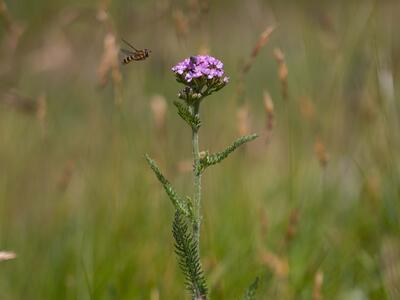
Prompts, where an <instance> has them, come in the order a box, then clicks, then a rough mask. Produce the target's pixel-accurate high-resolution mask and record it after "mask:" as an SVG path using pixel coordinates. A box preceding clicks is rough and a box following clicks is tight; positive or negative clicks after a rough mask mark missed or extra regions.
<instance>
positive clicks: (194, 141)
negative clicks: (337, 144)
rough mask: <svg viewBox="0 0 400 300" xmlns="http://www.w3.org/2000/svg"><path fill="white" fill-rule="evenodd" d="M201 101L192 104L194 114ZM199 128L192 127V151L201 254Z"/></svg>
mask: <svg viewBox="0 0 400 300" xmlns="http://www.w3.org/2000/svg"><path fill="white" fill-rule="evenodd" d="M199 106H200V102H199V101H196V102H195V103H193V104H192V105H191V106H190V109H191V111H192V113H193V115H194V116H196V117H199ZM198 131H199V129H198V128H192V149H193V150H192V151H193V184H194V196H193V202H194V203H193V216H194V218H193V237H194V239H195V241H196V242H197V248H198V249H197V251H198V253H199V256H200V225H201V172H200V150H199V132H198Z"/></svg>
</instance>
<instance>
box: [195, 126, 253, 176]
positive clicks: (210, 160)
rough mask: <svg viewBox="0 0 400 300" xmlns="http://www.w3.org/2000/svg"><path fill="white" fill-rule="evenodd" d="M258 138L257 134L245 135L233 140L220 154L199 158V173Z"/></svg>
mask: <svg viewBox="0 0 400 300" xmlns="http://www.w3.org/2000/svg"><path fill="white" fill-rule="evenodd" d="M257 137H258V135H257V134H251V135H246V136H242V137H240V138H238V139H237V140H235V141H234V142H233V143H232V144H231V145H230V146H228V147H227V148H226V149H225V150H223V151H221V152H217V153H215V154H208V153H206V155H205V156H204V157H202V158H200V167H201V171H204V170H205V169H206V168H207V167H209V166H212V165H215V164H217V163H219V162H221V161H222V160H223V159H225V158H227V157H228V155H229V154H231V153H232V152H233V151H235V150H236V149H237V148H238V147H240V146H241V145H243V144H245V143H247V142H250V141H252V140H254V139H256V138H257Z"/></svg>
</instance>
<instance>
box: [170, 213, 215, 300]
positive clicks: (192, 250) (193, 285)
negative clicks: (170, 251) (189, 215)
mask: <svg viewBox="0 0 400 300" xmlns="http://www.w3.org/2000/svg"><path fill="white" fill-rule="evenodd" d="M172 233H173V235H174V238H175V253H176V254H177V256H178V262H179V266H180V268H181V270H182V272H183V273H184V275H185V281H186V282H185V283H186V287H187V289H188V290H189V292H190V293H191V295H192V299H195V300H206V299H207V292H208V290H207V285H206V280H205V278H204V273H203V270H202V267H201V263H200V257H199V253H198V251H197V248H198V244H197V242H196V241H195V239H194V238H193V235H192V233H191V232H190V231H189V230H188V226H187V223H186V221H185V219H184V218H183V215H182V214H181V213H180V212H179V211H176V212H175V218H174V223H173V226H172Z"/></svg>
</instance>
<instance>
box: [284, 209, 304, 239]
mask: <svg viewBox="0 0 400 300" xmlns="http://www.w3.org/2000/svg"><path fill="white" fill-rule="evenodd" d="M299 217H300V212H299V210H298V209H294V210H293V211H292V212H291V213H290V216H289V224H288V228H287V230H286V235H285V243H286V245H289V244H290V242H291V241H292V240H293V237H294V236H295V234H296V231H297V225H298V223H299Z"/></svg>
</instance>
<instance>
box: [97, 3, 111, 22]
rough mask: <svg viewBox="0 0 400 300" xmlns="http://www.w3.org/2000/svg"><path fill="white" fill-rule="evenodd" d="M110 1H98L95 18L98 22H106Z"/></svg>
mask: <svg viewBox="0 0 400 300" xmlns="http://www.w3.org/2000/svg"><path fill="white" fill-rule="evenodd" d="M110 4H111V0H100V3H99V6H98V8H97V14H96V18H97V20H99V21H100V22H105V21H107V20H108V9H109V7H110Z"/></svg>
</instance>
